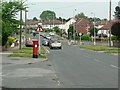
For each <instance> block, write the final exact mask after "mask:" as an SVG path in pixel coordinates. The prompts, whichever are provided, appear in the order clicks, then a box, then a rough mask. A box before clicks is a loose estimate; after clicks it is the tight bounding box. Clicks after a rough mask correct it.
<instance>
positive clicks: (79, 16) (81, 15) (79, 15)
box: [75, 12, 87, 18]
mask: <svg viewBox="0 0 120 90" xmlns="http://www.w3.org/2000/svg"><path fill="white" fill-rule="evenodd" d="M75 18H87V16H85V14H84V13H83V12H81V13H79V14H77V15H75Z"/></svg>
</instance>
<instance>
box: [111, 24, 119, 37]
mask: <svg viewBox="0 0 120 90" xmlns="http://www.w3.org/2000/svg"><path fill="white" fill-rule="evenodd" d="M111 33H112V35H115V36H119V37H120V22H116V23H114V24H113V25H112V27H111Z"/></svg>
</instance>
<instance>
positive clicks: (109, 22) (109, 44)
mask: <svg viewBox="0 0 120 90" xmlns="http://www.w3.org/2000/svg"><path fill="white" fill-rule="evenodd" d="M110 22H111V0H110V2H109V23H110ZM109 47H111V28H110V29H109Z"/></svg>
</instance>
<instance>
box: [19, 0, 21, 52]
mask: <svg viewBox="0 0 120 90" xmlns="http://www.w3.org/2000/svg"><path fill="white" fill-rule="evenodd" d="M21 7H22V0H21ZM21 36H22V8H21V10H20V44H19V49H20V50H21Z"/></svg>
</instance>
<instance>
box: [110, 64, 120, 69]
mask: <svg viewBox="0 0 120 90" xmlns="http://www.w3.org/2000/svg"><path fill="white" fill-rule="evenodd" d="M110 66H111V67H114V68H117V69H118V67H117V66H115V65H112V64H111V65H110ZM119 69H120V68H119Z"/></svg>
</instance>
